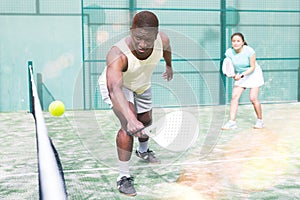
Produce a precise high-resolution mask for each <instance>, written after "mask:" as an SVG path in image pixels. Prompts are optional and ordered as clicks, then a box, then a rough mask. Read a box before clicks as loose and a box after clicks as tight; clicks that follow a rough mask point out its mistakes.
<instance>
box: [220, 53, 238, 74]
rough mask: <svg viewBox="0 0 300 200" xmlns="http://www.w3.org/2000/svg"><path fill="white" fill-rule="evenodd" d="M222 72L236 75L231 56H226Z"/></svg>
mask: <svg viewBox="0 0 300 200" xmlns="http://www.w3.org/2000/svg"><path fill="white" fill-rule="evenodd" d="M222 72H223V74H225V75H226V76H227V77H233V76H234V75H235V72H234V67H233V64H232V61H231V59H230V58H228V57H226V58H225V59H224V61H223V64H222Z"/></svg>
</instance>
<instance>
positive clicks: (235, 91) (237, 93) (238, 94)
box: [230, 86, 245, 121]
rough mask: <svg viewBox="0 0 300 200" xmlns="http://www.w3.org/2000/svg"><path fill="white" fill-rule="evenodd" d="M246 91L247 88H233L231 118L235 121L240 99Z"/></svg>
mask: <svg viewBox="0 0 300 200" xmlns="http://www.w3.org/2000/svg"><path fill="white" fill-rule="evenodd" d="M244 91H245V88H242V87H238V86H234V87H233V89H232V97H231V103H230V120H231V121H235V118H236V113H237V109H238V105H239V99H240V97H241V95H242V93H243V92H244Z"/></svg>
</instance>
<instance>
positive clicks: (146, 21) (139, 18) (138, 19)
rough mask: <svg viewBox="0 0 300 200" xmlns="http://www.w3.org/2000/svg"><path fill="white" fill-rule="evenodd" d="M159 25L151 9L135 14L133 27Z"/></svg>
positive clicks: (154, 26) (156, 26) (155, 26)
mask: <svg viewBox="0 0 300 200" xmlns="http://www.w3.org/2000/svg"><path fill="white" fill-rule="evenodd" d="M158 25H159V22H158V19H157V16H156V15H155V14H154V13H152V12H150V11H141V12H139V13H137V14H136V15H135V16H134V18H133V20H132V26H131V28H144V27H152V28H158Z"/></svg>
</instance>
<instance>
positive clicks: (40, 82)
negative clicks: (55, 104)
mask: <svg viewBox="0 0 300 200" xmlns="http://www.w3.org/2000/svg"><path fill="white" fill-rule="evenodd" d="M36 77H37V92H38V96H39V98H40V103H41V107H42V110H44V109H45V106H44V99H43V77H42V74H41V73H37V74H36Z"/></svg>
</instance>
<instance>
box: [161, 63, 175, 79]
mask: <svg viewBox="0 0 300 200" xmlns="http://www.w3.org/2000/svg"><path fill="white" fill-rule="evenodd" d="M162 76H163V79H166V80H167V81H170V80H172V79H173V69H172V67H170V66H166V71H165V72H164V73H163V75H162Z"/></svg>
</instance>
